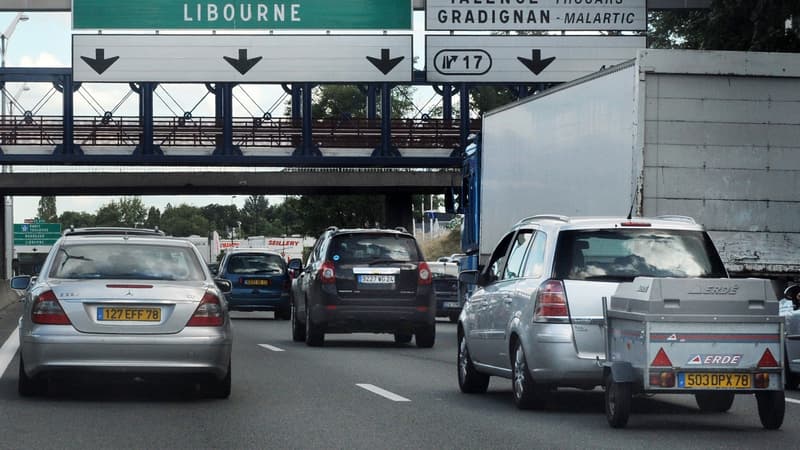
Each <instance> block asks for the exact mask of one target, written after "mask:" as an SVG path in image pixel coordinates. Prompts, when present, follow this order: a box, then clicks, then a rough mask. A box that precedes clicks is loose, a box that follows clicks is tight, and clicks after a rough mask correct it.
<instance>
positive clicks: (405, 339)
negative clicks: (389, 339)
mask: <svg viewBox="0 0 800 450" xmlns="http://www.w3.org/2000/svg"><path fill="white" fill-rule="evenodd" d="M413 337H414V334H413V333H402V332H397V333H395V334H394V342H395V344H408V343H409V342H411V338H413Z"/></svg>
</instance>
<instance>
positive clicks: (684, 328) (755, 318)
mask: <svg viewBox="0 0 800 450" xmlns="http://www.w3.org/2000/svg"><path fill="white" fill-rule="evenodd" d="M603 308H604V314H605V317H606V323H607V327H606V330H607V331H606V362H604V363H603V371H604V375H605V380H606V383H605V387H606V392H605V397H606V416H607V418H608V423H609V425H611V426H612V427H614V428H622V427H624V426H625V425H627V422H628V417H629V415H630V410H631V397H632V396H633V395H634V394H659V393H669V394H693V395H694V396H695V399H696V401H697V405H698V406H699V408H700V409H701V410H703V411H717V412H724V411H727V410H728V409H730V407H731V405H732V404H733V400H734V396H735V395H737V394H755V396H756V400H757V403H758V415H759V418H760V419H761V424H762V425H763V426H764V428H766V429H777V428H780V426H781V424H782V423H783V416H784V409H785V403H784V392H783V369H782V364H781V359H782V356H783V352H782V349H783V320H782V318H781V317H780V316H778V299H777V296H776V295H775V291H774V289H773V287H772V285H771V282H770V281H769V280H761V279H754V278H747V279H703V278H689V279H677V278H645V277H639V278H636V279H634V281H633V282H631V283H622V284H620V286H619V287H618V288H617V291H616V292H615V294H614V295H613V296H612V297H611V299H610V302H609V301H608V299H607V298H603Z"/></svg>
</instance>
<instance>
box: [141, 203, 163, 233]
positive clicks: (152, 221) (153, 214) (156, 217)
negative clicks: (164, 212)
mask: <svg viewBox="0 0 800 450" xmlns="http://www.w3.org/2000/svg"><path fill="white" fill-rule="evenodd" d="M144 227H145V228H150V229H154V228H156V227H158V228H161V211H159V210H158V208H156V207H155V206H151V207H150V209H149V210H147V219H145V221H144Z"/></svg>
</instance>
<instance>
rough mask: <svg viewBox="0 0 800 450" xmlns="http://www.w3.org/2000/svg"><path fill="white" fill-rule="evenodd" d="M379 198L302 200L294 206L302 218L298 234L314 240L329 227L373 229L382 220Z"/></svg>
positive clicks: (331, 197)
mask: <svg viewBox="0 0 800 450" xmlns="http://www.w3.org/2000/svg"><path fill="white" fill-rule="evenodd" d="M384 204H385V199H384V197H383V196H382V195H315V196H304V197H301V198H300V199H299V200H298V201H297V203H296V204H295V206H297V207H298V210H299V211H301V212H302V214H303V215H304V217H305V220H304V221H303V222H304V223H303V225H302V229H301V230H299V234H305V235H310V236H316V235H318V234H320V233H321V232H322V231H323V230H325V229H326V228H327V227H329V226H337V227H339V228H345V227H348V228H353V227H365V226H366V227H373V226H375V225H380V224H381V223H382V222H383V220H384V216H385V213H384Z"/></svg>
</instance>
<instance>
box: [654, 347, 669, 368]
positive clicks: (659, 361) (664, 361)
mask: <svg viewBox="0 0 800 450" xmlns="http://www.w3.org/2000/svg"><path fill="white" fill-rule="evenodd" d="M650 366H651V367H672V361H670V360H669V357H668V356H667V352H665V351H664V349H663V348H660V349H658V353H656V357H655V358H653V362H651V363H650Z"/></svg>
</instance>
